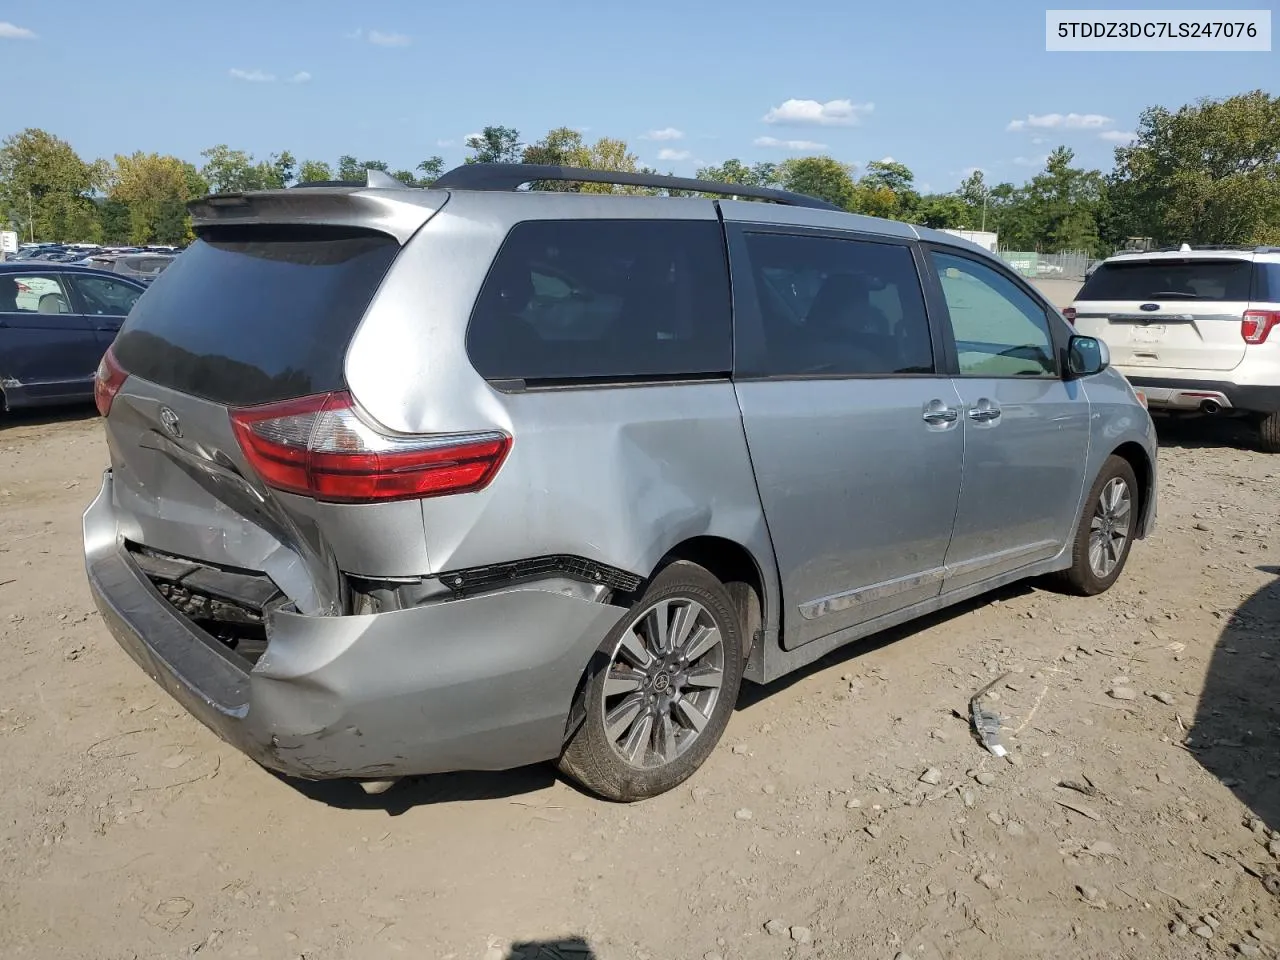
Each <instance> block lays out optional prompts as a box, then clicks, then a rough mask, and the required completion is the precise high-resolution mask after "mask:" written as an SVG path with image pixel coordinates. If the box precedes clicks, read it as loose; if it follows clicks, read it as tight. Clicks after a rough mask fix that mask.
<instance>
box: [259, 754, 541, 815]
mask: <svg viewBox="0 0 1280 960" xmlns="http://www.w3.org/2000/svg"><path fill="white" fill-rule="evenodd" d="M277 776H278V777H279V779H280V780H283V781H284V782H285V783H287V784H288V785H289V786H291V787H292V788H293V789H295V790H297V791H298V792H299V793H301V794H302V795H303V796H305V797H307V798H309V799H311V800H316V801H319V802H320V803H323V804H327V805H328V806H330V807H337V808H338V809H341V810H383V811H385V812H386V813H387V815H388V816H392V817H398V816H400V815H401V814H404V813H407V812H409V811H410V810H412V809H413V808H414V807H423V806H431V805H433V804H437V803H458V802H462V801H467V800H504V799H511V798H517V797H520V796H523V795H524V794H529V793H535V792H536V791H538V790H545V789H546V788H547V787H549V786H551V785H552V784H553V783H555V781H556V770H555V767H554V766H552V765H551V764H549V763H546V764H537V765H535V766H530V767H521V768H519V769H518V770H506V771H501V772H496V773H491V772H484V771H481V772H463V773H437V774H432V775H430V776H423V777H406V778H405V779H404V780H402V781H400V782H399V783H397V784H396V785H395V786H394V787H392V788H391V789H390V790H388V791H387V792H386V793H381V794H367V793H365V792H364V790H362V789H361V788H360V786H359V785H358V784H357V783H356V782H355V781H353V780H298V779H295V778H293V777H286V776H283V775H280V774H277Z"/></svg>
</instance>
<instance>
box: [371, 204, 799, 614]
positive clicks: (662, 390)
mask: <svg viewBox="0 0 1280 960" xmlns="http://www.w3.org/2000/svg"><path fill="white" fill-rule="evenodd" d="M584 218H600V219H619V218H632V219H636V218H639V219H643V218H653V219H663V220H671V219H696V220H715V219H717V214H716V208H715V205H714V203H713V202H712V201H709V200H696V199H670V198H655V197H626V198H624V197H600V198H592V197H588V196H563V195H556V194H551V193H545V194H536V193H535V194H527V195H523V196H521V197H520V199H519V202H515V203H513V202H512V198H511V196H510V195H504V194H500V193H499V194H486V193H468V192H465V191H459V192H454V193H452V194H451V196H450V199H449V202H448V203H447V204H446V205H445V206H444V207H443V208H442V209H441V210H440V211H439V213H437V214H436V216H434V217H433V218H432V219H431V221H430V222H429V223H428V224H427V225H426V226H425V227H424V228H423V229H422V230H420V231H419V232H418V233H417V234H416V235H415V236H414V237H413V239H412V240H410V241H409V243H408V244H407V245H406V246H405V249H404V250H403V251H402V253H401V254H400V257H399V258H398V259H397V261H396V263H395V265H394V266H393V267H392V269H391V271H390V272H389V273H388V276H387V278H386V279H385V280H384V282H383V285H382V287H381V289H380V290H379V292H378V294H377V296H376V297H375V299H374V301H373V303H372V304H371V306H370V308H369V310H368V312H367V313H366V315H365V318H364V321H363V322H362V323H361V326H360V327H359V329H358V330H357V331H356V334H355V337H354V339H353V341H352V344H351V347H350V349H349V350H348V353H347V359H346V377H347V383H348V385H349V387H350V389H351V392H352V394H353V395H354V396H355V398H356V400H357V401H358V403H359V404H360V405H361V407H362V408H363V409H364V411H365V412H366V413H367V414H368V415H369V416H371V417H372V418H373V419H374V420H376V421H377V422H378V423H379V424H381V425H382V426H383V427H385V428H388V429H390V430H392V431H398V432H403V433H450V432H468V431H475V430H489V429H500V430H504V431H506V432H507V433H509V434H510V435H511V436H512V437H513V438H514V441H513V444H512V448H511V453H510V455H509V456H508V459H507V461H506V463H505V464H504V466H503V468H502V470H501V471H500V472H499V474H498V476H497V477H496V479H495V480H494V481H493V483H492V484H491V485H490V486H489V487H488V488H487V489H485V490H483V491H481V492H479V493H474V494H467V495H463V496H454V497H446V498H441V499H426V500H423V501H421V515H422V527H423V534H424V538H425V544H426V553H427V557H428V562H429V566H430V572H432V573H439V572H442V571H448V570H452V569H460V568H465V567H472V566H480V565H485V564H489V563H499V562H505V561H510V560H515V559H521V558H525V557H533V556H540V555H545V554H554V553H567V554H576V555H581V556H585V557H587V558H589V559H592V560H597V561H600V562H602V563H606V564H609V565H611V566H615V567H619V568H621V569H624V570H627V571H630V572H632V573H636V574H639V575H640V576H648V575H649V574H651V573H652V572H653V570H654V569H655V567H656V566H657V565H658V563H659V562H660V561H661V560H662V558H663V556H664V555H666V554H667V553H668V552H669V551H671V549H672V548H673V547H675V546H676V545H678V544H679V543H681V542H682V541H684V540H687V539H689V538H692V537H699V536H715V537H722V538H725V539H728V540H731V541H733V542H735V543H737V544H739V545H741V546H743V547H744V548H746V549H747V551H748V552H749V553H750V554H751V555H752V557H753V558H754V559H755V561H756V564H757V566H758V568H759V569H760V571H761V574H762V578H763V580H764V582H765V584H766V590H767V592H770V593H771V592H772V584H773V583H774V582H775V580H776V573H775V570H774V562H773V552H772V547H771V545H770V542H769V537H768V532H767V529H766V527H765V521H764V515H763V510H762V508H761V505H760V498H759V494H758V492H757V490H756V487H755V480H754V475H753V472H752V469H751V462H750V457H749V455H748V451H747V442H746V437H745V434H744V432H743V427H742V415H741V411H740V409H739V407H738V402H737V398H736V396H735V393H734V389H733V385H732V383H731V381H730V380H728V379H727V378H726V379H724V380H720V381H710V382H708V381H703V382H689V383H661V384H653V385H621V386H613V387H610V386H603V387H602V386H593V387H589V388H585V387H584V388H562V389H539V390H528V391H524V390H520V391H511V392H507V391H504V390H502V389H498V388H496V387H495V386H494V385H491V384H489V383H488V382H486V381H485V380H484V379H483V378H482V377H481V376H480V375H479V373H477V372H476V370H475V368H474V367H473V366H472V364H471V361H470V359H469V357H468V355H467V350H466V331H467V325H468V323H469V320H470V317H471V311H472V307H473V304H474V303H475V300H476V298H477V296H478V294H479V292H480V289H481V287H482V285H483V283H484V280H485V277H486V275H487V274H488V271H489V266H490V264H491V263H492V262H493V260H494V258H495V256H496V254H497V252H498V249H499V247H500V246H501V244H502V242H503V240H504V239H505V237H506V235H507V233H508V232H509V230H510V229H511V227H512V226H514V225H515V224H516V223H519V222H522V221H525V220H532V219H553V220H554V219H575V220H581V219H584ZM774 606H775V605H774V603H773V602H772V596H767V597H766V598H765V607H766V611H765V624H766V627H768V626H770V625H771V624H773V623H776V611H775V610H774Z"/></svg>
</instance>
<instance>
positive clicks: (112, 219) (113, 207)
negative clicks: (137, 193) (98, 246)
mask: <svg viewBox="0 0 1280 960" xmlns="http://www.w3.org/2000/svg"><path fill="white" fill-rule="evenodd" d="M98 222H99V224H101V226H102V242H103V243H112V244H121V245H123V244H126V243H129V242H130V241H129V233H130V231H131V229H132V226H133V225H132V222H131V221H130V217H129V205H128V204H127V203H121V202H120V201H119V200H112V199H111V198H110V197H106V198H103V199H102V200H100V201H99V202H98Z"/></svg>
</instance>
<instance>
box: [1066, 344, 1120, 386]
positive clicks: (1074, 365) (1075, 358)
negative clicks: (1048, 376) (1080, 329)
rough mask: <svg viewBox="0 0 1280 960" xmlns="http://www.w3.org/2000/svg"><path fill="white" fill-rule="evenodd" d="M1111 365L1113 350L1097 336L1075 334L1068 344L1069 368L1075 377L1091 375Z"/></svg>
mask: <svg viewBox="0 0 1280 960" xmlns="http://www.w3.org/2000/svg"><path fill="white" fill-rule="evenodd" d="M1110 365H1111V351H1110V350H1108V349H1107V345H1106V344H1105V343H1103V342H1102V341H1101V340H1099V339H1098V338H1097V337H1081V336H1073V337H1072V338H1071V341H1070V342H1069V343H1068V344H1067V369H1068V370H1069V371H1070V373H1071V376H1073V377H1091V376H1093V375H1094V374H1095V373H1101V372H1102V371H1103V370H1105V369H1107V367H1109V366H1110Z"/></svg>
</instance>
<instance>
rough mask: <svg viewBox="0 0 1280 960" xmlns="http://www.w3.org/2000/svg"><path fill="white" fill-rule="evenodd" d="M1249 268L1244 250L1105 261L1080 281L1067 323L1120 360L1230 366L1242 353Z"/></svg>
mask: <svg viewBox="0 0 1280 960" xmlns="http://www.w3.org/2000/svg"><path fill="white" fill-rule="evenodd" d="M1252 273H1253V261H1252V259H1251V258H1249V257H1246V256H1236V257H1231V256H1226V255H1222V256H1177V255H1172V256H1170V255H1156V256H1152V257H1134V258H1133V259H1132V260H1128V259H1117V260H1108V261H1107V262H1105V263H1103V264H1102V265H1100V266H1099V267H1098V268H1097V269H1096V270H1095V271H1094V272H1093V274H1092V275H1091V276H1090V277H1089V279H1088V280H1086V281H1085V282H1084V286H1082V287H1081V288H1080V292H1079V294H1077V296H1076V300H1075V303H1074V304H1073V306H1074V308H1075V318H1074V322H1075V324H1076V326H1077V327H1079V329H1080V331H1081V332H1082V333H1087V334H1090V335H1095V336H1099V337H1101V338H1102V339H1103V340H1105V341H1106V343H1107V346H1108V347H1109V348H1110V350H1111V359H1112V362H1113V363H1115V364H1116V365H1117V366H1120V367H1163V368H1167V369H1175V370H1177V369H1185V370H1232V369H1234V368H1235V367H1236V366H1237V365H1238V364H1239V363H1240V361H1241V360H1243V359H1244V354H1245V341H1244V338H1243V337H1242V336H1241V333H1240V326H1241V321H1242V319H1243V318H1244V313H1245V311H1246V310H1247V309H1248V308H1249V292H1250V281H1251V277H1252Z"/></svg>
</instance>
